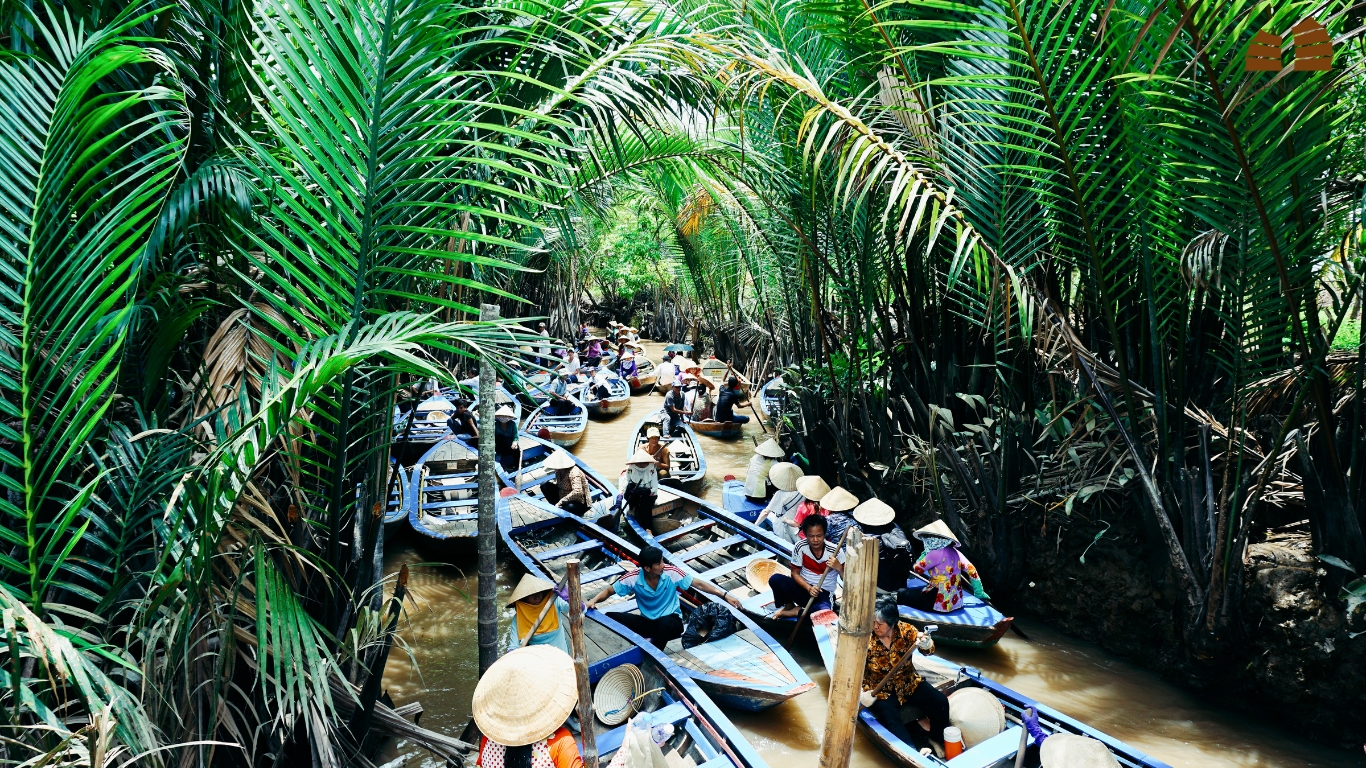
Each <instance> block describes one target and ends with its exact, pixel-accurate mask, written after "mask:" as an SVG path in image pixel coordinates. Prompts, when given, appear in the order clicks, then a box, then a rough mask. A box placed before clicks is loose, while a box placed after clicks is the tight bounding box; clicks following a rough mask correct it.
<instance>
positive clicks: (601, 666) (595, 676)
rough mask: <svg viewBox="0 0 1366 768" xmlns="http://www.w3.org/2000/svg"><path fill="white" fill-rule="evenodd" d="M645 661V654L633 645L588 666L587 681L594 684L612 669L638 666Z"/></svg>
mask: <svg viewBox="0 0 1366 768" xmlns="http://www.w3.org/2000/svg"><path fill="white" fill-rule="evenodd" d="M644 659H645V652H644V651H642V650H640V649H639V648H637V647H636V646H634V645H630V646H627V647H626V649H625V650H622V651H618V652H616V653H614V654H612V655H611V656H607V657H605V658H603V659H602V660H601V661H598V662H595V663H593V664H590V665H589V666H588V680H589V682H592V683H596V682H597V681H598V680H599V679H600V678H601V677H602V676H603V675H605V674H607V673H608V672H609V671H611V670H612V669H613V668H614V667H619V666H621V665H622V664H640V663H641V662H642V661H644Z"/></svg>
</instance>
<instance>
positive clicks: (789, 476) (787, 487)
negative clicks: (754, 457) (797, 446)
mask: <svg viewBox="0 0 1366 768" xmlns="http://www.w3.org/2000/svg"><path fill="white" fill-rule="evenodd" d="M801 479H802V469H801V467H799V466H797V465H796V464H793V463H792V462H790V461H780V462H778V463H777V464H774V465H773V466H771V467H769V468H768V481H769V482H770V483H773V487H774V488H777V489H778V490H780V491H795V490H797V481H798V480H801Z"/></svg>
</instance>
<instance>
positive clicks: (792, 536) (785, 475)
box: [754, 461, 802, 544]
mask: <svg viewBox="0 0 1366 768" xmlns="http://www.w3.org/2000/svg"><path fill="white" fill-rule="evenodd" d="M801 479H802V469H801V467H799V466H797V465H796V464H793V463H791V462H788V461H780V462H778V463H777V464H774V465H773V466H772V467H770V468H769V470H768V481H769V482H770V483H773V487H774V489H775V490H774V491H773V497H772V498H770V499H769V500H768V506H766V507H764V511H763V512H760V513H759V518H758V519H757V520H755V521H754V524H755V525H761V524H762V523H763V522H764V520H765V519H767V518H768V517H769V516H770V515H772V516H773V522H772V523H771V525H772V526H773V532H774V533H775V534H777V535H778V537H779V538H781V539H782V540H783V541H786V542H787V543H789V544H795V543H796V540H797V532H796V528H797V524H796V523H794V522H792V521H793V519H794V517H793V516H794V515H795V514H796V512H797V505H798V504H800V503H801V501H802V494H801V492H800V491H798V490H797V481H798V480H801Z"/></svg>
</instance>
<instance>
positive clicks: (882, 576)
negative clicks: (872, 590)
mask: <svg viewBox="0 0 1366 768" xmlns="http://www.w3.org/2000/svg"><path fill="white" fill-rule="evenodd" d="M853 517H854V524H855V525H857V526H858V527H859V530H860V531H862V532H863V535H864V536H876V537H878V547H877V585H878V588H879V589H886V590H890V591H893V592H895V591H897V590H898V589H902V588H904V587H905V586H906V577H907V576H909V575H910V573H911V566H912V565H913V564H914V563H915V558H914V557H912V553H911V546H910V544H911V542H910V540H909V539H907V538H906V533H905V532H904V531H902V530H901V526H899V525H897V524H896V510H894V509H892V508H891V507H890V506H889V505H888V504H887V503H886V502H884V501H882V500H880V499H876V498H874V499H868V500H867V501H865V502H863V503H862V504H859V505H858V506H857V507H854V512H853Z"/></svg>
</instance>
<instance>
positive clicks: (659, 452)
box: [640, 427, 669, 480]
mask: <svg viewBox="0 0 1366 768" xmlns="http://www.w3.org/2000/svg"><path fill="white" fill-rule="evenodd" d="M640 450H642V451H645V452H646V453H648V454H650V455H651V456H653V457H654V460H655V470H656V471H657V472H658V473H659V479H661V480H663V479H664V478H666V477H668V476H669V446H667V445H665V444H664V443H663V442H661V441H660V439H659V427H649V428H647V429H646V430H645V444H644V445H642V446H641V447H640Z"/></svg>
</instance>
